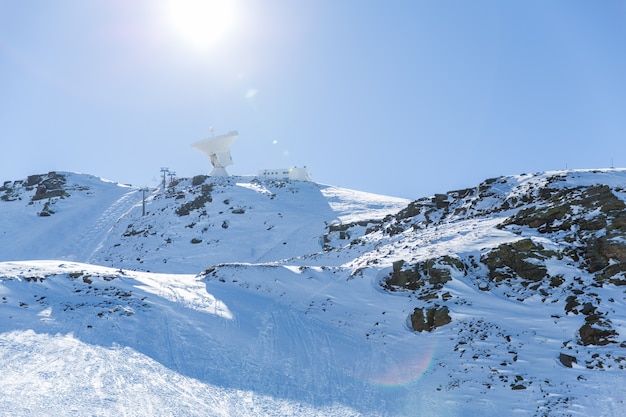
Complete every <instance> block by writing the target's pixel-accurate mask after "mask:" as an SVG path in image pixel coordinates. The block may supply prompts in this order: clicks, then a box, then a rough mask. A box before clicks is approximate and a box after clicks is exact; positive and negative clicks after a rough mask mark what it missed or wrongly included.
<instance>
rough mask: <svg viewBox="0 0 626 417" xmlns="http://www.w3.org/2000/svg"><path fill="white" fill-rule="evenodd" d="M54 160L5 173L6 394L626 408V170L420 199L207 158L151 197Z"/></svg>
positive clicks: (278, 411) (424, 408)
mask: <svg viewBox="0 0 626 417" xmlns="http://www.w3.org/2000/svg"><path fill="white" fill-rule="evenodd" d="M56 175H58V174H56ZM62 175H64V176H65V177H66V180H65V184H66V185H65V186H64V187H66V188H63V190H65V191H64V192H65V193H66V194H68V195H64V196H53V195H52V194H59V193H61V191H58V189H57V191H55V192H53V193H52V194H51V196H50V197H49V198H48V199H39V200H35V201H34V202H33V203H32V204H29V203H30V199H32V197H33V196H35V195H39V196H41V195H46V194H44V193H45V192H51V190H50V189H48V191H46V190H44V191H41V190H40V187H41V182H42V181H46V179H47V177H45V176H44V177H42V178H39V179H37V178H33V179H31V180H27V181H25V182H23V183H22V184H17V185H16V184H15V183H14V182H13V183H10V184H7V183H5V186H4V189H3V190H2V191H4V195H5V196H7V197H5V198H4V199H3V200H8V201H0V212H1V213H2V217H1V218H2V220H1V222H2V223H1V225H2V227H3V229H2V231H3V232H5V233H3V237H2V240H0V245H1V246H0V249H1V250H0V255H1V259H2V260H4V261H5V262H0V364H2V369H3V372H2V373H0V387H2V391H3V396H2V397H0V410H1V411H0V415H49V414H50V413H55V414H59V415H86V414H92V415H176V416H179V415H202V416H214V415H217V416H219V415H225V416H230V415H233V416H238V415H244V416H245V415H249V416H261V415H277V416H278V415H310V416H313V415H329V416H344V415H345V416H353V415H372V416H378V415H386V416H408V415H426V416H429V415H430V416H440V415H453V416H457V415H458V416H461V415H462V416H466V415H476V416H501V415H580V416H587V415H609V416H610V415H616V416H617V415H621V413H622V410H623V409H624V400H626V395H625V394H624V393H623V389H622V388H621V386H622V385H623V382H624V381H625V378H626V377H625V375H624V372H625V369H624V367H625V366H626V328H625V326H626V312H625V309H624V307H625V303H626V296H625V295H624V290H623V288H624V285H625V284H626V279H625V277H624V275H625V273H626V239H624V234H625V233H626V209H625V207H626V205H625V204H624V202H625V201H626V192H625V189H624V187H625V186H626V171H622V170H604V171H562V172H548V173H540V174H528V175H520V176H511V177H502V178H495V179H490V180H486V181H485V182H483V183H482V184H479V185H478V186H477V187H474V188H471V189H467V190H457V191H451V192H448V193H446V194H441V195H436V196H432V197H428V198H422V199H419V200H415V201H413V202H408V201H404V200H401V199H393V198H387V197H382V196H373V195H369V194H366V193H359V192H356V191H351V190H344V189H340V188H336V187H331V186H324V185H319V184H314V183H298V182H293V183H292V182H262V181H258V180H256V179H254V178H253V177H234V178H229V179H222V180H219V181H214V180H213V181H212V180H211V179H208V178H204V177H196V178H193V179H186V180H182V181H181V182H179V183H178V184H175V185H174V186H173V188H172V189H170V190H169V191H167V192H162V191H159V192H157V191H155V192H153V193H151V194H150V195H149V199H148V201H147V204H146V208H147V212H148V213H147V215H146V216H141V196H140V193H139V192H138V191H137V190H135V189H129V188H128V187H124V186H119V185H117V184H111V183H107V182H102V181H100V180H98V179H95V178H93V177H88V176H78V175H76V174H62ZM53 177H54V176H53ZM54 178H56V177H54ZM38 180H39V182H37V181H38ZM27 183H32V184H33V185H29V186H25V185H24V184H27ZM28 187H31V189H30V190H28V189H27V188H28ZM54 187H55V186H54V185H52V187H51V189H52V191H54V189H55V188H54ZM38 190H39V191H38ZM19 198H21V200H20V199H19ZM46 201H53V203H51V204H49V207H48V209H49V210H52V211H54V213H51V214H50V215H49V216H44V217H41V216H39V215H38V213H41V212H42V211H43V210H44V205H45V203H46ZM45 220H49V221H50V222H49V223H47V224H46V225H47V226H46V227H42V226H41V225H42V224H44V223H43V221H45ZM72 225H73V226H72ZM224 225H225V226H226V227H224ZM91 230H94V231H93V233H92V232H91ZM102 230H106V232H103V231H102ZM90 233H91V234H90ZM12 235H13V236H12ZM70 235H71V236H70ZM5 236H9V237H5ZM11 236H12V237H11ZM20 239H23V240H20ZM192 239H194V242H195V243H192ZM14 242H17V243H18V244H15V243H14ZM76 242H82V243H81V244H80V245H78V246H77V245H76ZM68 248H69V249H72V248H77V249H72V250H71V251H70V252H68V250H69V249H68ZM31 253H32V254H33V256H30V257H29V254H31ZM32 259H40V260H32ZM54 259H57V260H54ZM75 260H77V261H81V262H85V263H76V262H75ZM87 262H88V263H87ZM96 265H101V266H96ZM147 271H152V272H147ZM420 317H421V319H420ZM33 387H36V388H33ZM33 390H35V391H36V393H37V395H33ZM2 413H5V414H2Z"/></svg>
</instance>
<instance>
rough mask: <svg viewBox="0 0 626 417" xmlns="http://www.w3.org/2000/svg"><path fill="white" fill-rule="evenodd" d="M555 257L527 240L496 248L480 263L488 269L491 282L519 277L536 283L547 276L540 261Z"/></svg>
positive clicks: (540, 246) (551, 252) (552, 253)
mask: <svg viewBox="0 0 626 417" xmlns="http://www.w3.org/2000/svg"><path fill="white" fill-rule="evenodd" d="M555 255H556V253H554V252H553V251H548V250H545V249H544V247H543V246H542V245H540V244H536V243H534V242H533V241H532V240H531V239H528V238H527V239H521V240H518V241H517V242H513V243H504V244H502V245H500V246H498V247H497V248H495V249H493V250H491V251H490V252H488V253H487V254H486V255H485V256H483V257H482V258H481V262H483V263H484V264H485V265H487V268H489V279H490V280H492V281H496V282H500V281H502V280H505V279H512V278H518V277H519V278H522V279H525V280H529V281H533V282H537V281H541V280H542V279H543V278H545V277H546V276H547V274H548V271H547V269H546V267H545V266H544V265H543V263H542V262H541V261H544V260H545V259H547V258H549V257H552V256H555Z"/></svg>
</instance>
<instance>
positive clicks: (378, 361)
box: [359, 340, 436, 388]
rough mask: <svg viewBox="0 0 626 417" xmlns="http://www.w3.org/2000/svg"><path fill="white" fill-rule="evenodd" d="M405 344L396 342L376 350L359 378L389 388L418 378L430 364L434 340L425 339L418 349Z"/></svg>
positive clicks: (433, 351)
mask: <svg viewBox="0 0 626 417" xmlns="http://www.w3.org/2000/svg"><path fill="white" fill-rule="evenodd" d="M407 346H410V344H409V345H407ZM407 346H401V344H398V345H396V346H393V347H386V348H385V349H381V350H380V351H378V352H377V353H376V354H375V355H373V357H372V360H371V361H370V366H369V368H368V369H367V370H364V371H363V372H362V375H360V378H359V379H363V380H365V381H367V382H369V383H371V384H374V385H379V386H384V387H389V388H394V387H402V386H407V385H409V384H411V383H413V382H415V381H417V380H419V378H420V377H421V376H422V375H424V374H425V373H426V372H427V371H428V368H429V367H430V366H431V364H432V359H433V355H434V353H435V350H436V342H435V341H432V340H430V341H425V342H424V344H423V345H422V346H421V347H420V349H412V348H407Z"/></svg>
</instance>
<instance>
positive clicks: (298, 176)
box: [257, 167, 311, 181]
mask: <svg viewBox="0 0 626 417" xmlns="http://www.w3.org/2000/svg"><path fill="white" fill-rule="evenodd" d="M257 176H258V177H260V178H272V179H281V180H296V181H311V174H309V170H308V169H306V167H303V168H298V167H293V168H277V169H261V170H259V172H258V174H257Z"/></svg>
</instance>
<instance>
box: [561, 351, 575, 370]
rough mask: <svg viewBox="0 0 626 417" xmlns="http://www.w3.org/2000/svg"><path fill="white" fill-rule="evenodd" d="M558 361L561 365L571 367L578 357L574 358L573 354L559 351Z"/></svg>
mask: <svg viewBox="0 0 626 417" xmlns="http://www.w3.org/2000/svg"><path fill="white" fill-rule="evenodd" d="M559 362H561V363H562V364H563V366H567V367H568V368H571V367H572V364H573V363H578V359H576V357H575V356H571V355H567V354H565V353H561V354H559Z"/></svg>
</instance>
